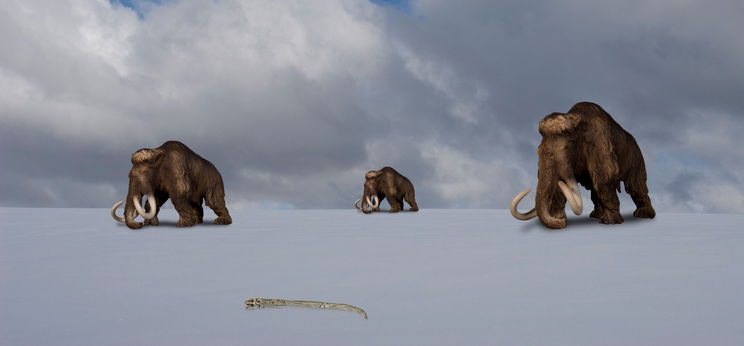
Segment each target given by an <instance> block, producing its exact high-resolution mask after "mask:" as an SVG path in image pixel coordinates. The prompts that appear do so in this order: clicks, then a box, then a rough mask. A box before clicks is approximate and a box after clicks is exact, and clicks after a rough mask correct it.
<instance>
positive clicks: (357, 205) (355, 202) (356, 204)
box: [354, 198, 362, 210]
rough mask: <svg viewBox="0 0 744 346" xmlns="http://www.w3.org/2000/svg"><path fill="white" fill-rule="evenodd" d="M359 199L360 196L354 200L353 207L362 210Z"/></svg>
mask: <svg viewBox="0 0 744 346" xmlns="http://www.w3.org/2000/svg"><path fill="white" fill-rule="evenodd" d="M361 200H362V199H361V198H360V199H357V200H356V201H354V208H357V210H362V208H361V207H359V201H361Z"/></svg>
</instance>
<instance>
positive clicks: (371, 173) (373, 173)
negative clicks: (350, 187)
mask: <svg viewBox="0 0 744 346" xmlns="http://www.w3.org/2000/svg"><path fill="white" fill-rule="evenodd" d="M378 175H380V171H369V172H367V174H365V175H364V179H374V178H376V177H377V176H378Z"/></svg>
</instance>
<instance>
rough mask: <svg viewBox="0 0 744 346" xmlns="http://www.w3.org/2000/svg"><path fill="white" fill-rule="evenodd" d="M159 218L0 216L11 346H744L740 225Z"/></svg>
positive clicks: (699, 219) (670, 217)
mask: <svg viewBox="0 0 744 346" xmlns="http://www.w3.org/2000/svg"><path fill="white" fill-rule="evenodd" d="M213 218H214V215H213V214H212V213H211V211H207V219H208V221H210V222H211V220H212V219H213ZM160 219H161V223H162V224H164V225H162V226H159V227H147V228H144V229H142V230H139V231H132V230H130V229H129V228H127V227H126V226H124V225H123V224H117V223H116V222H114V221H113V220H112V219H111V217H110V216H109V215H108V209H22V208H0V345H46V344H53V345H133V344H151V345H154V344H158V345H163V344H172V345H231V344H236V345H238V344H239V345H272V344H274V345H287V344H294V345H439V344H441V345H475V344H480V345H485V344H488V345H744V250H743V249H744V230H743V227H742V224H744V215H689V214H660V215H658V216H657V218H656V219H655V220H638V219H634V218H632V217H631V216H626V222H625V224H622V225H616V226H603V225H599V224H597V223H595V222H594V220H590V219H588V217H581V218H578V219H577V218H573V219H571V220H569V227H568V228H567V229H564V230H557V231H550V230H547V229H545V228H543V227H542V226H541V225H540V224H539V223H538V222H537V221H536V220H532V221H527V222H520V221H517V220H514V219H513V218H512V217H511V216H510V215H509V214H508V212H507V211H504V210H430V209H428V210H427V209H423V210H421V211H420V212H418V213H410V212H408V213H398V214H383V213H380V214H373V215H363V214H360V213H358V212H356V211H354V210H286V211H246V212H235V211H233V220H234V224H233V225H230V226H213V225H211V224H205V225H200V226H197V227H193V228H186V229H184V228H176V227H175V226H174V225H175V222H176V220H177V215H176V213H175V211H174V210H168V209H166V210H163V211H162V215H161V218H160ZM251 297H264V298H280V299H304V300H324V301H330V302H339V303H347V304H352V305H356V306H359V307H361V308H363V309H365V310H366V311H367V314H368V315H369V319H368V320H365V319H363V318H360V317H359V316H357V315H355V314H353V313H351V312H346V311H331V310H310V309H302V308H283V309H262V310H246V309H244V303H243V302H244V300H245V299H247V298H251Z"/></svg>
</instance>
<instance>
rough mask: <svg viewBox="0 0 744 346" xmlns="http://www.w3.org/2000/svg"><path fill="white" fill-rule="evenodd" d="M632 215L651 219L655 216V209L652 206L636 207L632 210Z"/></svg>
mask: <svg viewBox="0 0 744 346" xmlns="http://www.w3.org/2000/svg"><path fill="white" fill-rule="evenodd" d="M633 216H635V217H640V218H644V219H653V218H654V217H655V216H656V210H654V208H652V207H643V208H638V209H636V210H635V211H634V212H633Z"/></svg>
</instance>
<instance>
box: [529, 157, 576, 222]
mask: <svg viewBox="0 0 744 346" xmlns="http://www.w3.org/2000/svg"><path fill="white" fill-rule="evenodd" d="M565 176H566V177H565V178H562V177H560V176H559V175H557V174H553V172H546V171H545V170H541V171H540V173H539V177H538V183H537V197H536V198H535V211H536V212H537V216H538V217H539V218H540V222H542V223H543V224H544V225H545V226H547V227H549V228H563V227H566V217H565V212H564V211H563V210H564V208H565V205H566V202H568V204H569V206H570V207H571V210H572V211H573V212H574V214H576V215H581V213H582V211H583V202H582V200H581V194H580V193H579V188H578V184H577V183H576V179H574V177H573V174H571V173H569V174H566V175H565Z"/></svg>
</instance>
